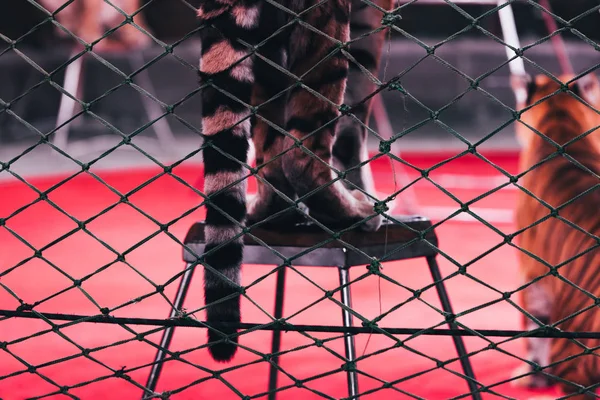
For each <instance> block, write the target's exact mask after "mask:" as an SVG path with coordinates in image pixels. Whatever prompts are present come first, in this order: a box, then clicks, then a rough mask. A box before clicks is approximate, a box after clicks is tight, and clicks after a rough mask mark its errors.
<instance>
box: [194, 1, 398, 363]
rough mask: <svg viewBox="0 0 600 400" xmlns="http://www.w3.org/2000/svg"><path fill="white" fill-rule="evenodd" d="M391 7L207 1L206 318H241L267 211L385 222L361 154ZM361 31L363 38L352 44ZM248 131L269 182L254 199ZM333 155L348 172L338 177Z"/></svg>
mask: <svg viewBox="0 0 600 400" xmlns="http://www.w3.org/2000/svg"><path fill="white" fill-rule="evenodd" d="M391 9H392V0H375V1H372V2H371V1H369V2H363V1H362V0H328V1H322V0H288V1H282V0H277V1H272V0H268V1H267V0H207V1H205V2H203V3H202V5H201V6H200V7H199V9H198V18H199V20H200V24H201V26H200V36H201V37H200V41H201V57H200V69H199V70H200V84H201V85H202V90H201V97H202V134H203V136H204V138H205V143H204V145H203V150H202V156H203V162H204V193H205V195H206V196H207V197H208V200H207V201H206V203H207V204H206V219H205V241H206V247H205V250H204V255H203V264H204V265H205V266H206V265H208V266H210V267H211V268H204V270H205V274H204V291H205V303H206V307H205V309H206V319H207V322H209V323H211V322H233V323H237V322H240V320H241V317H240V296H239V294H240V287H239V285H240V272H241V271H240V269H241V262H242V254H243V242H242V233H243V230H244V229H245V228H244V226H251V225H252V224H256V223H259V222H261V221H263V220H265V219H267V221H265V222H264V223H261V226H263V227H273V228H277V227H286V226H288V225H289V224H294V223H298V222H301V221H303V218H305V216H304V215H305V214H306V213H307V212H308V213H309V215H310V216H311V217H313V218H315V219H316V220H317V221H319V222H320V223H323V224H325V225H327V226H328V227H332V228H335V227H339V228H342V227H344V228H346V227H356V226H360V227H361V228H362V229H364V230H365V231H374V230H377V229H378V228H379V226H380V225H381V224H382V220H383V217H382V216H381V215H380V214H379V213H376V212H375V211H374V202H373V201H372V200H373V199H372V198H369V197H368V196H367V195H365V194H364V193H363V192H362V191H361V190H364V191H366V192H367V193H369V194H371V193H374V187H373V179H372V175H371V172H370V170H369V168H368V166H366V165H365V166H363V167H362V168H357V166H358V167H360V163H362V162H364V161H365V160H366V159H367V152H366V140H367V130H366V128H365V124H367V123H368V121H369V116H370V112H371V98H372V96H373V92H374V91H375V89H376V84H375V83H373V79H372V78H373V76H376V75H377V73H378V70H379V64H380V60H381V53H382V50H383V42H384V40H385V32H384V29H378V30H377V31H376V32H375V33H373V34H369V33H372V31H374V30H376V29H377V28H380V27H381V26H382V19H383V17H384V16H385V15H387V13H388V11H389V10H391ZM351 38H352V39H354V38H360V40H357V41H355V42H351V43H350V44H349V46H347V42H348V41H349V40H351ZM342 48H343V49H344V50H345V51H344V52H343V51H342V50H341V49H342ZM346 51H347V52H348V53H349V54H350V57H347V56H346V55H345V52H346ZM365 72H368V73H365ZM296 77H297V78H296ZM300 80H301V81H302V85H300V84H298V83H297V81H300ZM288 88H289V89H290V90H287V89H288ZM342 102H343V104H345V105H346V106H347V107H348V110H349V111H348V112H347V113H346V114H344V115H341V111H340V108H342V107H341V104H342ZM249 139H251V140H252V143H253V145H254V150H255V161H256V166H257V167H256V169H255V173H256V175H257V185H258V187H257V194H256V195H255V196H254V197H253V198H252V199H248V204H246V186H247V183H246V182H247V179H246V178H247V177H248V176H249V175H250V174H251V173H250V171H248V169H247V168H246V167H245V166H244V164H245V163H246V162H247V156H248V149H249V146H250V141H249ZM300 144H301V146H300ZM314 156H316V157H314ZM317 157H318V158H317ZM331 165H334V166H336V167H337V168H339V170H340V171H342V173H345V176H344V177H345V179H344V180H343V181H342V180H341V179H339V180H334V178H335V174H334V173H333V172H332V169H331ZM345 171H347V172H345ZM299 198H301V199H302V201H301V202H299V201H298V199H299ZM236 333H237V330H236V329H234V328H219V330H216V329H208V348H209V352H210V354H211V356H212V358H213V359H215V360H216V361H219V362H227V361H229V360H231V359H232V358H233V356H234V355H235V353H236V350H237V343H238V339H237V336H236Z"/></svg>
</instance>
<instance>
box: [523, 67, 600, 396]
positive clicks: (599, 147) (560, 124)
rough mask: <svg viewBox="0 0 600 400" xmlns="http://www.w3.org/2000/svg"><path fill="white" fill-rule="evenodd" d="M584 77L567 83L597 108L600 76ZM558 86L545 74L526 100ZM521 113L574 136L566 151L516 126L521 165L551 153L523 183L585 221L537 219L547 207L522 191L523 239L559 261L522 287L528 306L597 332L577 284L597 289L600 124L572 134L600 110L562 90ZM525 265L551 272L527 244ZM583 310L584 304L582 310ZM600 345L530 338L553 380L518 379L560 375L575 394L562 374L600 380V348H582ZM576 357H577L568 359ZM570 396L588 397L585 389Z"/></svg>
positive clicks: (534, 123)
mask: <svg viewBox="0 0 600 400" xmlns="http://www.w3.org/2000/svg"><path fill="white" fill-rule="evenodd" d="M584 78H585V82H586V84H585V85H584ZM584 78H580V79H579V80H578V81H576V83H574V84H572V85H570V90H571V91H572V92H573V93H576V94H577V95H579V96H580V97H582V98H583V99H585V100H586V101H587V102H588V103H589V104H591V105H593V106H594V107H596V109H597V108H598V105H599V104H600V103H599V102H598V101H597V100H598V99H599V94H600V89H599V88H598V82H597V81H596V80H595V78H592V77H591V76H590V77H584ZM570 79H572V77H568V76H565V77H561V80H562V81H563V82H568V81H569V80H570ZM559 89H560V86H559V84H558V83H556V82H555V81H553V80H550V79H549V78H547V77H545V76H543V77H537V78H536V80H535V81H534V82H532V84H530V88H529V92H530V95H529V100H528V102H527V104H526V105H531V104H534V103H536V102H537V101H538V100H540V99H542V98H544V97H546V96H550V95H551V94H553V93H555V92H556V91H558V90H559ZM521 119H522V121H524V122H525V123H526V124H528V125H530V126H531V127H533V128H535V129H537V130H538V131H539V132H541V133H542V134H543V135H545V136H546V137H548V138H550V139H551V140H553V141H554V142H556V143H557V144H558V145H561V146H562V145H566V144H567V143H569V144H568V145H566V146H565V147H564V153H565V155H560V154H558V153H557V148H556V146H554V145H553V144H551V143H549V142H548V141H547V140H546V139H544V138H542V137H540V136H539V135H538V134H536V133H534V132H532V131H531V130H530V129H529V128H527V127H526V126H519V127H518V135H519V136H520V138H521V142H522V143H523V147H524V148H523V150H522V153H521V158H520V170H521V171H525V170H527V169H529V168H530V167H532V166H534V165H536V164H538V163H540V162H542V161H543V160H546V159H547V158H550V157H552V156H553V155H554V157H552V158H550V159H548V160H546V161H544V162H543V163H541V165H538V166H537V167H535V168H534V169H533V170H531V171H530V172H528V173H527V174H525V175H524V177H523V178H522V185H523V187H524V188H526V189H527V190H529V191H531V193H533V195H535V196H536V197H538V198H539V199H541V200H542V201H544V202H545V203H547V204H548V205H549V206H550V207H553V208H555V209H557V210H558V216H560V217H561V218H562V219H564V220H566V221H569V222H570V223H572V224H575V225H577V226H578V227H579V228H580V229H578V228H576V227H574V226H571V225H569V224H568V223H566V222H564V221H561V219H559V218H557V217H555V216H550V218H548V219H545V220H544V221H543V222H539V221H540V220H543V219H544V218H546V217H548V216H549V214H550V212H551V211H550V209H549V208H548V207H546V206H544V205H543V204H542V203H541V202H540V201H539V200H537V199H536V198H534V197H532V196H531V195H528V194H526V193H524V192H523V191H519V195H518V196H519V197H518V206H517V215H516V220H517V229H518V230H519V231H520V230H522V229H525V230H524V231H523V232H522V233H520V234H519V235H518V238H519V245H520V247H521V248H522V249H523V250H525V251H526V252H530V253H532V254H534V255H535V256H537V257H540V258H541V259H542V260H544V261H545V262H546V263H548V264H549V265H550V266H553V267H557V269H556V274H558V276H553V275H548V276H545V277H543V278H542V279H541V280H539V281H537V282H536V283H533V284H532V285H530V286H528V287H526V288H525V289H524V290H523V292H522V300H523V308H524V309H525V310H526V311H527V312H528V313H530V314H531V315H532V316H534V317H535V318H536V319H538V320H539V321H540V323H543V324H557V323H558V324H557V325H556V326H557V327H558V328H559V329H561V330H564V331H575V332H578V331H594V332H600V310H599V309H598V307H597V306H593V304H594V300H593V298H592V297H590V296H588V295H587V294H585V293H584V292H582V291H581V290H580V289H578V288H577V287H575V286H578V287H579V288H581V289H583V290H585V291H587V292H588V293H589V294H591V295H593V296H600V252H599V251H598V249H597V248H595V246H598V244H597V241H596V239H594V237H593V236H592V235H595V236H596V237H597V236H599V235H600V214H598V212H597V211H598V204H600V189H598V188H596V185H598V183H599V181H598V178H597V176H598V175H600V131H593V132H592V133H590V134H589V135H587V136H584V137H580V138H578V139H577V140H574V139H576V138H577V137H579V136H580V135H582V134H584V133H586V132H589V131H592V130H594V129H597V128H598V127H599V125H600V117H599V116H598V114H597V112H596V111H594V110H593V109H591V108H590V107H588V106H587V105H585V104H583V103H581V102H580V101H579V100H577V99H576V98H575V97H573V96H572V95H571V94H569V93H566V92H564V93H563V92H561V93H559V94H554V95H552V96H551V97H549V98H547V99H545V100H544V101H543V102H541V103H540V104H538V105H535V106H533V107H532V108H531V109H529V110H528V111H526V112H524V113H523V115H522V117H521ZM572 140H573V142H571V141H572ZM568 157H571V158H572V159H574V160H576V162H577V163H579V164H581V166H578V165H577V164H575V163H573V162H572V161H570V160H569V158H568ZM586 169H587V170H589V171H591V172H588V171H586ZM594 174H596V176H594ZM570 201H572V202H571V203H569V202H570ZM532 225H533V226H532ZM585 232H588V233H589V234H586V233H585ZM590 249H591V250H590ZM520 271H521V274H522V277H523V278H524V280H525V283H529V282H531V281H532V280H534V279H536V278H539V277H541V276H544V275H547V274H548V273H549V272H550V268H549V267H548V266H547V265H545V264H544V263H542V262H539V261H537V260H536V259H534V258H533V257H532V256H531V255H529V254H526V253H525V252H523V251H522V252H521V253H520ZM566 281H569V282H571V283H572V284H574V285H575V286H574V285H572V284H570V283H568V282H566ZM582 310H586V311H584V312H581V311H582ZM561 321H562V322H561ZM523 325H524V327H525V328H526V329H527V330H532V329H536V328H538V326H539V325H538V323H536V322H535V321H534V320H532V319H530V318H528V317H527V316H525V315H524V314H523ZM599 345H600V341H598V340H596V339H578V340H577V342H575V341H571V340H568V339H548V338H528V339H527V348H528V356H527V358H528V359H529V361H533V362H536V363H538V364H539V365H541V366H542V367H545V366H548V365H550V368H547V369H544V372H547V373H548V374H550V375H552V378H553V379H549V376H548V375H543V374H535V375H529V376H528V377H526V378H524V379H522V380H521V381H520V382H519V381H518V382H517V384H520V385H526V386H530V387H542V386H547V385H549V384H550V383H552V381H554V380H556V379H555V378H558V381H559V382H560V386H561V388H562V389H563V390H564V391H565V392H566V393H577V391H578V390H579V389H580V388H579V387H576V386H574V385H570V384H568V383H566V382H565V381H569V382H573V383H575V384H577V385H581V386H583V387H587V386H590V385H593V384H598V383H600V358H599V356H600V352H598V351H595V352H593V353H591V354H585V355H584V351H585V347H588V348H590V349H593V348H595V347H597V346H599ZM584 346H585V347H584ZM574 356H577V357H574ZM571 357H574V358H572V359H570V358H571ZM530 371H531V370H530V367H529V366H527V369H520V371H519V372H530ZM570 398H573V399H578V398H582V399H583V398H585V395H577V396H575V397H570Z"/></svg>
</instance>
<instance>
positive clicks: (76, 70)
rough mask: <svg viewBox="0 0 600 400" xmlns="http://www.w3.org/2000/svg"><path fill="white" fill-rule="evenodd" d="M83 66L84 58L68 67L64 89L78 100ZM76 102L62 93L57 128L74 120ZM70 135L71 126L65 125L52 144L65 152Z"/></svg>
mask: <svg viewBox="0 0 600 400" xmlns="http://www.w3.org/2000/svg"><path fill="white" fill-rule="evenodd" d="M77 54H78V52H77V51H75V52H73V53H72V54H71V57H70V59H72V58H74V57H75V56H76V55H77ZM82 65H83V57H79V58H77V59H76V60H75V61H73V62H72V63H71V64H69V66H68V67H67V69H66V71H65V81H64V83H63V89H64V90H65V92H67V93H69V94H70V95H71V96H73V97H75V98H77V91H78V90H77V89H78V88H79V83H80V80H81V67H82ZM75 104H76V101H75V100H73V99H72V98H71V97H69V96H67V95H66V94H64V93H62V94H61V96H60V106H59V108H58V117H57V119H56V126H57V127H59V126H61V125H62V124H64V123H65V122H66V121H68V120H69V119H71V118H73V114H75ZM68 134H69V125H68V124H67V125H65V126H63V127H61V128H59V129H57V130H56V131H55V132H54V135H53V136H54V137H53V138H52V144H54V145H55V146H56V147H58V148H60V149H62V150H65V149H66V147H67V139H68Z"/></svg>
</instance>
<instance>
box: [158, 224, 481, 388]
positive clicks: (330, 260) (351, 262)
mask: <svg viewBox="0 0 600 400" xmlns="http://www.w3.org/2000/svg"><path fill="white" fill-rule="evenodd" d="M395 219H396V220H397V221H399V222H400V223H395V222H389V221H388V222H387V223H386V224H384V225H383V226H382V227H381V228H380V229H379V230H378V231H377V232H372V233H366V232H363V231H358V230H354V231H349V232H346V233H344V234H342V235H341V237H340V240H341V241H343V242H345V243H348V244H351V245H352V246H354V247H355V248H357V249H359V250H361V251H362V252H364V253H365V254H367V255H369V256H371V257H377V258H378V259H380V260H382V261H395V260H406V259H410V258H417V257H425V258H426V259H427V264H428V265H429V271H430V272H431V276H432V278H433V280H434V282H435V287H436V289H437V292H438V296H439V298H440V302H441V304H442V309H443V310H444V311H445V312H446V313H451V314H453V311H452V306H451V305H450V300H449V298H448V293H447V292H446V287H445V285H444V282H443V281H442V280H441V279H442V277H441V274H440V270H439V268H438V265H437V262H436V259H435V257H436V252H435V250H434V249H432V247H431V246H429V245H428V244H427V243H426V241H427V242H429V243H431V244H433V245H436V247H437V236H436V234H435V232H434V231H433V230H430V231H429V232H428V233H427V235H426V236H425V238H424V239H419V240H415V239H416V238H418V237H419V234H420V232H422V231H425V230H426V229H428V228H430V227H431V226H432V224H431V221H429V220H428V219H426V218H423V217H418V216H409V217H406V216H403V217H395ZM252 234H253V235H254V236H256V237H257V238H259V239H260V240H262V241H263V242H265V243H266V244H267V245H268V246H269V247H271V248H272V249H273V250H276V251H277V252H279V253H280V254H281V255H283V256H284V257H288V258H290V257H294V256H295V255H297V254H298V253H300V252H302V251H304V250H306V249H308V248H313V247H314V246H316V245H318V244H319V243H323V242H326V241H327V240H328V239H330V238H331V236H330V235H329V234H328V233H327V232H324V231H323V230H322V229H321V228H320V227H318V226H316V225H314V224H299V225H296V226H293V227H291V229H290V230H287V231H270V230H265V229H262V228H253V229H252ZM340 240H333V241H329V242H327V244H325V245H324V246H321V247H319V248H317V249H315V250H312V251H310V252H309V253H307V254H304V255H302V256H301V257H298V258H297V259H295V260H294V261H293V264H294V265H299V266H318V267H326V266H333V267H336V268H337V269H338V272H339V279H340V286H341V301H342V304H344V306H345V307H344V308H342V321H343V325H344V327H351V326H352V314H351V313H350V312H349V311H348V309H349V308H351V307H352V301H351V295H350V286H349V285H348V282H349V270H350V268H351V267H353V266H358V265H362V266H364V265H365V264H369V263H370V262H371V260H370V259H369V258H367V257H365V256H364V255H363V254H361V253H359V252H357V251H355V250H352V249H348V248H347V247H345V245H344V243H342V242H341V241H340ZM409 242H412V243H411V244H410V245H408V246H405V247H403V248H402V249H399V250H394V249H395V248H398V247H399V246H402V245H403V244H404V245H406V244H407V243H409ZM184 243H185V245H187V246H188V247H189V248H190V249H191V250H192V251H193V252H194V253H196V254H197V255H201V254H203V253H204V246H205V243H204V223H203V222H197V223H195V224H194V225H193V226H192V227H191V228H190V230H189V231H188V234H187V236H186V238H185V241H184ZM244 243H245V247H244V264H275V265H278V264H281V263H282V259H281V257H279V256H278V255H276V254H275V253H274V252H273V251H272V250H271V249H269V248H267V247H263V246H262V245H261V244H259V243H257V242H256V241H255V240H254V239H253V238H251V237H249V236H246V237H245V238H244ZM183 259H184V261H185V262H186V263H188V264H187V266H188V267H189V266H190V265H191V263H194V262H196V261H197V259H196V257H195V256H194V255H193V254H191V253H190V252H189V251H187V250H185V249H184V252H183ZM193 271H194V268H191V269H187V270H186V272H185V274H184V275H183V276H182V279H181V282H180V284H179V289H178V291H177V296H176V298H175V301H174V305H175V308H174V309H173V310H171V315H170V318H174V317H176V316H177V315H178V314H179V313H180V312H181V309H182V307H183V303H184V300H185V297H186V294H187V290H188V287H189V284H190V281H191V279H192V275H193ZM285 278H286V268H280V269H279V270H278V271H277V289H276V292H275V313H274V316H275V318H277V319H279V318H281V317H282V316H283V301H284V296H285V291H284V287H285ZM346 307H347V308H348V309H347V308H346ZM448 326H449V327H450V329H458V327H457V325H456V324H455V323H454V322H449V323H448ZM174 329H175V328H174V327H169V328H167V329H165V330H164V332H163V336H162V340H161V342H160V347H159V350H158V352H157V354H156V357H155V361H154V364H153V366H152V370H151V372H150V376H149V377H148V382H147V384H146V388H147V389H149V390H151V391H154V389H155V388H156V384H157V382H158V379H159V377H160V372H161V369H162V365H163V360H164V359H165V357H166V352H165V350H168V348H169V345H170V343H171V339H172V338H173V332H174ZM452 339H453V340H454V345H455V347H456V350H457V352H458V355H459V356H460V363H461V365H462V369H463V372H464V374H465V376H467V377H468V378H470V379H468V380H467V382H468V385H469V390H470V392H471V393H472V397H473V399H480V398H481V396H480V394H479V392H478V391H477V384H476V383H475V375H474V373H473V369H472V368H471V363H470V361H469V359H468V358H467V357H466V355H467V352H466V349H465V346H464V343H463V340H462V337H461V336H453V337H452ZM280 345H281V331H280V330H275V331H273V336H272V341H271V353H272V354H274V356H273V357H272V358H271V360H272V361H273V363H272V364H271V366H270V373H269V391H270V394H269V399H270V400H274V399H275V398H276V392H274V390H275V389H276V388H277V372H278V370H277V368H276V366H275V365H278V361H279V360H278V358H279V357H278V356H277V353H279V350H280ZM344 346H345V350H346V358H347V360H348V361H349V362H352V361H354V360H355V359H356V352H355V347H354V336H353V335H351V334H349V333H346V334H345V337H344ZM347 375H348V394H349V396H350V398H352V399H358V398H359V396H358V393H359V392H358V379H357V374H356V371H353V370H352V371H350V370H349V371H348V372H347Z"/></svg>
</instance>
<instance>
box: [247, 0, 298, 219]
mask: <svg viewBox="0 0 600 400" xmlns="http://www.w3.org/2000/svg"><path fill="white" fill-rule="evenodd" d="M263 6H264V7H269V8H273V7H272V6H271V5H268V4H265V5H263ZM269 11H271V12H273V13H275V12H278V10H275V9H271V10H269ZM277 28H279V27H278V26H276V25H274V24H273V23H272V22H271V23H270V24H269V26H268V27H265V29H264V31H263V36H264V37H270V36H272V34H273V33H272V31H273V30H275V29H277ZM285 38H286V36H285V35H279V36H275V37H272V38H271V39H270V40H268V41H267V42H266V43H265V44H264V45H263V46H261V47H260V48H259V49H258V50H257V55H259V56H258V57H256V59H255V63H254V75H255V81H254V88H253V92H252V105H253V106H254V107H256V110H257V112H256V118H255V119H254V123H253V124H252V141H253V143H254V149H255V154H256V168H257V169H258V171H257V179H256V184H257V193H256V194H255V195H254V196H252V197H249V198H248V225H253V224H256V223H260V224H261V226H263V227H268V228H278V227H289V225H290V224H295V223H298V222H301V221H303V220H304V219H305V218H306V217H305V215H304V214H303V212H302V211H299V210H298V209H297V208H296V207H295V205H294V203H293V201H294V200H295V199H296V198H297V196H296V193H295V191H294V188H293V187H292V185H290V183H289V182H288V180H287V178H286V177H285V175H284V173H283V167H282V164H281V157H279V155H280V154H281V152H282V151H283V138H284V135H283V134H282V133H281V131H283V128H284V126H285V104H286V103H285V102H286V99H287V97H286V96H285V95H282V93H285V89H286V88H287V87H288V86H289V85H290V80H289V77H288V76H287V75H286V74H285V73H283V72H282V71H281V70H280V68H283V66H284V59H285V53H284V43H283V41H284V40H285ZM261 39H262V38H261ZM265 59H266V60H269V62H266V61H265ZM277 66H279V67H280V68H277Z"/></svg>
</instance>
